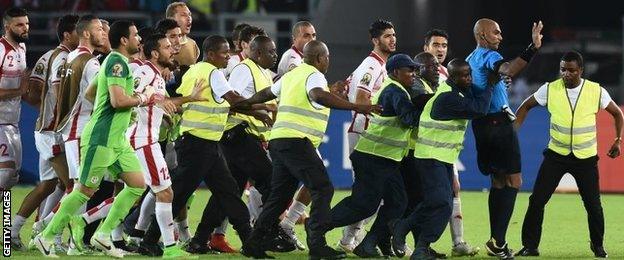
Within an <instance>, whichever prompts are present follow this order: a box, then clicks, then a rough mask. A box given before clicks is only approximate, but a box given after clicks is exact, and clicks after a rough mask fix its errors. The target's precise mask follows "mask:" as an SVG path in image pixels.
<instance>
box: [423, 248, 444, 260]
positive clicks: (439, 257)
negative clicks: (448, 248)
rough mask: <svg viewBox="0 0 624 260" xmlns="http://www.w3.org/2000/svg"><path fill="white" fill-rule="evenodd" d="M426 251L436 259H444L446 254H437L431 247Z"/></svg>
mask: <svg viewBox="0 0 624 260" xmlns="http://www.w3.org/2000/svg"><path fill="white" fill-rule="evenodd" d="M427 250H429V253H430V254H431V255H432V256H434V257H435V258H436V259H446V254H444V253H438V251H435V250H434V249H433V248H432V247H429V248H428V249H427Z"/></svg>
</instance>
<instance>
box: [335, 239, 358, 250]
mask: <svg viewBox="0 0 624 260" xmlns="http://www.w3.org/2000/svg"><path fill="white" fill-rule="evenodd" d="M338 248H340V249H342V251H345V252H347V253H353V249H355V243H351V244H343V243H342V241H338Z"/></svg>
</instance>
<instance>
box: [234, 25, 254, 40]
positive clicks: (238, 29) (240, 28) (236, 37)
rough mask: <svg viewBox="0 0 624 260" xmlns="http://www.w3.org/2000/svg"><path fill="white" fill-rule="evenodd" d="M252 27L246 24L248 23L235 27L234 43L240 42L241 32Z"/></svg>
mask: <svg viewBox="0 0 624 260" xmlns="http://www.w3.org/2000/svg"><path fill="white" fill-rule="evenodd" d="M249 26H251V25H249V24H246V23H239V24H237V25H236V26H234V29H233V30H232V41H238V40H240V35H241V32H242V31H243V29H245V28H247V27H249Z"/></svg>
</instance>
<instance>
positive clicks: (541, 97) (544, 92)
mask: <svg viewBox="0 0 624 260" xmlns="http://www.w3.org/2000/svg"><path fill="white" fill-rule="evenodd" d="M533 97H534V98H535V101H537V103H538V104H539V105H540V106H546V104H547V102H548V83H545V84H544V85H542V86H541V87H540V88H539V89H537V91H535V93H534V94H533Z"/></svg>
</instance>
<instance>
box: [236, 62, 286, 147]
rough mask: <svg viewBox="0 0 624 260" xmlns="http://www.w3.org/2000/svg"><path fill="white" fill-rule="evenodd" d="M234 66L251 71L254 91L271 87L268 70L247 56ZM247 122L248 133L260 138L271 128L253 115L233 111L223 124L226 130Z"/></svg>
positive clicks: (263, 138) (263, 137)
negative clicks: (244, 67)
mask: <svg viewBox="0 0 624 260" xmlns="http://www.w3.org/2000/svg"><path fill="white" fill-rule="evenodd" d="M236 66H247V67H248V68H249V70H250V71H251V76H252V78H253V83H254V90H255V92H256V93H257V92H259V91H261V90H263V89H265V88H268V87H271V85H273V78H272V77H271V75H270V74H269V72H268V71H267V70H265V69H263V68H261V67H260V66H259V65H258V64H256V63H255V62H254V61H253V60H251V59H249V58H247V59H244V60H243V61H242V62H241V63H239V64H237V65H236ZM266 103H268V104H276V102H275V101H274V100H272V101H269V102H266ZM242 122H247V123H248V124H249V127H247V128H246V129H245V131H247V132H248V133H250V134H252V135H255V136H257V137H259V138H260V139H262V140H266V139H267V137H268V136H269V131H270V130H271V128H269V127H267V126H265V125H264V123H262V121H260V120H258V119H256V118H255V117H253V116H248V115H244V114H241V113H235V114H233V115H230V117H229V118H228V120H227V124H226V126H225V129H226V130H229V129H232V128H233V127H235V126H236V125H238V124H240V123H242Z"/></svg>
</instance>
